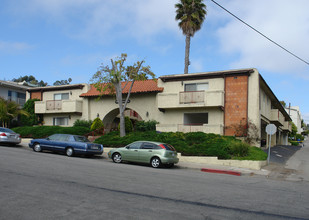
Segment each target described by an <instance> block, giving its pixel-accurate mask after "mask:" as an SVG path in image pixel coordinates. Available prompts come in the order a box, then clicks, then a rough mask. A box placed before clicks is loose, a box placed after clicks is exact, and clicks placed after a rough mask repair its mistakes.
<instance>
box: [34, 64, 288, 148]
mask: <svg viewBox="0 0 309 220" xmlns="http://www.w3.org/2000/svg"><path fill="white" fill-rule="evenodd" d="M28 92H29V95H28V98H39V99H40V100H41V101H39V102H36V104H35V112H36V114H39V115H40V116H41V117H42V118H44V121H45V125H65V126H71V125H73V123H74V121H75V120H77V119H84V120H94V119H95V118H96V117H100V118H101V119H102V120H103V123H104V125H105V127H106V128H110V127H111V124H113V123H114V121H115V118H117V115H118V114H119V110H118V103H116V102H115V96H113V95H111V94H108V93H105V94H100V93H99V92H98V91H97V90H96V89H95V87H94V86H93V85H88V84H77V85H66V86H51V87H42V88H33V89H29V90H28ZM123 93H124V95H126V94H127V93H128V90H127V89H125V90H124V91H123ZM98 97H101V98H100V99H98ZM127 108H128V110H129V111H131V112H132V111H133V112H135V113H136V114H135V113H134V115H135V116H136V117H137V118H139V119H142V120H145V121H148V120H156V121H158V122H159V124H158V125H157V130H158V131H162V132H165V131H172V132H177V131H180V132H194V131H202V132H206V133H215V134H221V135H235V127H234V126H235V125H240V124H241V123H248V122H250V123H251V124H253V125H254V126H255V127H256V129H257V131H258V134H257V136H258V137H257V138H258V139H259V140H261V139H265V140H267V135H266V132H265V128H266V126H267V124H270V123H272V124H275V125H276V126H277V130H278V132H277V133H276V134H275V135H273V136H272V145H275V144H287V138H288V132H289V131H290V129H291V126H290V125H289V121H291V118H290V117H289V115H288V114H287V112H286V111H285V109H284V108H283V107H282V105H281V103H280V102H279V100H278V99H277V97H276V96H275V94H274V93H273V92H272V90H271V89H270V88H269V86H268V85H267V83H266V82H265V80H264V79H263V77H262V76H261V75H260V74H259V72H258V71H257V70H256V69H240V70H227V71H216V72H205V73H193V74H179V75H167V76H161V77H159V78H158V79H157V80H146V81H136V82H135V83H134V85H133V88H132V91H131V96H130V103H129V104H128V105H127Z"/></svg>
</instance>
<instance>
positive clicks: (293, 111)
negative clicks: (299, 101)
mask: <svg viewBox="0 0 309 220" xmlns="http://www.w3.org/2000/svg"><path fill="white" fill-rule="evenodd" d="M285 110H286V111H287V112H288V114H289V115H290V117H291V119H292V121H293V123H294V124H295V126H296V127H297V134H301V133H302V132H303V128H302V117H301V113H300V109H299V106H289V107H287V108H285Z"/></svg>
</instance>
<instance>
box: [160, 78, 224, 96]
mask: <svg viewBox="0 0 309 220" xmlns="http://www.w3.org/2000/svg"><path fill="white" fill-rule="evenodd" d="M191 83H208V85H209V87H208V90H207V91H217V90H224V79H223V78H214V79H201V80H189V81H178V82H163V81H162V80H161V79H160V78H159V79H158V87H164V91H163V92H162V94H165V93H178V92H180V91H182V92H183V91H184V89H185V84H191Z"/></svg>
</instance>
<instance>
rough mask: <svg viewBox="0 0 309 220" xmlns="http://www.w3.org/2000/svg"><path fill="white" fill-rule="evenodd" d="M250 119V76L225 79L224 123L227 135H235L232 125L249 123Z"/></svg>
mask: <svg viewBox="0 0 309 220" xmlns="http://www.w3.org/2000/svg"><path fill="white" fill-rule="evenodd" d="M247 119H248V76H229V77H226V78H225V106H224V122H225V132H224V133H225V135H234V134H235V129H234V128H232V127H231V125H235V124H239V123H240V121H243V122H247Z"/></svg>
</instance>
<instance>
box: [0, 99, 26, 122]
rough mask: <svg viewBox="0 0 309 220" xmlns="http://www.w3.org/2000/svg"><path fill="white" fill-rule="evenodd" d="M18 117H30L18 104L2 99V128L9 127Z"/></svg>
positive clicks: (0, 101)
mask: <svg viewBox="0 0 309 220" xmlns="http://www.w3.org/2000/svg"><path fill="white" fill-rule="evenodd" d="M18 115H25V116H29V113H28V112H26V111H24V110H22V109H20V106H19V105H18V104H17V103H16V102H13V101H8V100H5V99H3V98H0V122H1V123H2V127H9V126H10V122H11V120H12V119H13V118H16V117H17V116H18Z"/></svg>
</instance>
